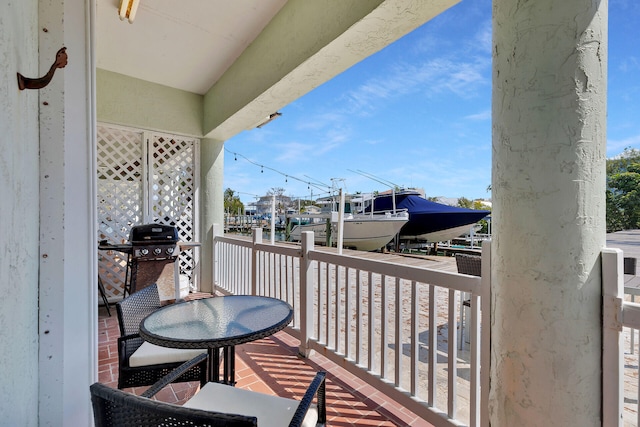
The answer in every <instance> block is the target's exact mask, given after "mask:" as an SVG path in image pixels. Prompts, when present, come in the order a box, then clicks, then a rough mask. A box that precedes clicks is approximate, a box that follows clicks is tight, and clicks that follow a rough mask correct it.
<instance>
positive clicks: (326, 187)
mask: <svg viewBox="0 0 640 427" xmlns="http://www.w3.org/2000/svg"><path fill="white" fill-rule="evenodd" d="M225 151H227V152H228V153H231V154H233V156H234V159H235V160H236V161H237V160H238V157H242V158H243V159H244V160H246V161H247V162H249V163H251V164H252V165H255V166H258V167H259V168H260V173H264V170H265V169H268V170H270V171H273V172H275V173H278V174H280V175H282V176H284V178H285V182H287V183H288V182H289V178H291V179H295V180H296V181H299V182H301V183H303V184H307V189H308V190H310V189H311V186H313V187H315V188H317V189H319V190H321V191H327V194H330V192H331V190H332V187H331V186H329V185H327V184H323V183H321V182H317V183H311V182H308V181H305V180H302V179H300V178H296V177H295V176H291V175H289V174H286V173H284V172H280V171H279V170H276V169H274V168H271V167H269V166H265V165H261V164H259V163H256V162H254V161H253V160H251V159H249V158H248V157H246V156H244V155H242V154H240V153H234V152H232V151H230V150H229V149H227V148H226V147H225ZM308 178H310V177H308Z"/></svg>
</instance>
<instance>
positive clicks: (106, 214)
mask: <svg viewBox="0 0 640 427" xmlns="http://www.w3.org/2000/svg"><path fill="white" fill-rule="evenodd" d="M143 140H144V139H143V133H142V132H139V131H138V132H136V131H131V130H124V129H118V128H110V127H106V126H98V138H97V141H98V147H97V154H98V159H97V162H98V221H99V227H98V241H101V240H106V241H107V242H109V243H113V244H118V243H125V242H126V241H127V240H128V239H129V230H130V229H131V226H132V225H135V224H140V223H141V221H142V215H143V200H142V194H143V191H142V188H143V187H142V183H143V180H142V177H143V174H144V170H143V164H142V157H143V156H142V155H143ZM98 260H99V266H98V267H99V274H100V277H101V279H102V282H103V283H104V286H105V290H106V293H107V298H109V299H110V300H111V299H120V298H122V296H123V291H124V281H125V272H126V266H127V258H126V255H125V254H122V253H120V252H116V251H100V253H99V258H98Z"/></svg>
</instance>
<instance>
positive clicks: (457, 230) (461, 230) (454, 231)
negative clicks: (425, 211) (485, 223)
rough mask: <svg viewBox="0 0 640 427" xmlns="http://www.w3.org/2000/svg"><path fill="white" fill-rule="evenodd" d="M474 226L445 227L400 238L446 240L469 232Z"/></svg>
mask: <svg viewBox="0 0 640 427" xmlns="http://www.w3.org/2000/svg"><path fill="white" fill-rule="evenodd" d="M474 226H475V224H465V225H461V226H459V227H453V228H447V229H445V230H438V231H434V232H432V233H426V234H420V235H419V236H404V235H401V236H400V239H401V240H417V241H425V242H446V241H447V240H451V239H455V238H456V237H460V236H462V235H465V234H469V231H471V229H472V228H473V227H474Z"/></svg>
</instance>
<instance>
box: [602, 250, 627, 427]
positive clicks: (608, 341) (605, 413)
mask: <svg viewBox="0 0 640 427" xmlns="http://www.w3.org/2000/svg"><path fill="white" fill-rule="evenodd" d="M622 263H623V253H622V251H621V250H620V249H616V248H605V249H603V250H602V320H603V322H602V390H601V394H602V425H603V426H614V427H615V426H618V427H621V426H622V424H623V423H622V411H623V399H624V391H623V384H624V378H623V377H624V356H623V355H624V338H623V335H622V301H623V299H624V285H623V279H624V276H623V273H622V271H623V268H622Z"/></svg>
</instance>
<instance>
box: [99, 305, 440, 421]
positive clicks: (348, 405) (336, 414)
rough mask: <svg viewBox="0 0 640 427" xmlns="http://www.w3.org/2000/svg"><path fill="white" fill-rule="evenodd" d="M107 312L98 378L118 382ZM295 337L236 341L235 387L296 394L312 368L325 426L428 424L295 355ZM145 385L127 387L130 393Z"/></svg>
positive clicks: (342, 374) (167, 398) (172, 391)
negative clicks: (322, 396) (319, 378)
mask: <svg viewBox="0 0 640 427" xmlns="http://www.w3.org/2000/svg"><path fill="white" fill-rule="evenodd" d="M111 311H112V314H113V315H112V316H111V317H109V316H108V315H107V311H106V309H105V308H104V307H100V311H99V313H100V314H99V319H98V331H99V345H98V357H99V361H98V364H99V381H100V382H101V383H104V384H107V385H109V386H112V387H117V380H118V357H117V353H118V349H117V339H118V336H119V335H120V332H119V330H118V321H117V319H116V316H115V308H112V310H111ZM298 345H299V342H298V341H297V339H295V338H294V337H292V336H290V335H289V334H287V333H285V332H278V333H277V334H275V335H273V336H271V337H267V338H264V339H261V340H258V341H254V342H251V343H247V344H243V345H239V346H237V347H236V381H237V384H236V387H241V388H244V389H248V390H253V391H258V392H262V393H268V394H275V395H278V396H283V397H290V398H300V397H302V395H304V392H305V390H306V388H307V386H308V384H309V383H310V382H311V380H312V378H313V376H314V375H315V373H316V372H317V371H321V370H324V371H326V372H327V382H326V390H327V425H329V426H342V427H348V426H388V427H392V426H408V425H411V426H417V427H429V426H431V424H429V423H427V422H426V421H424V420H422V419H417V418H416V416H415V415H414V414H412V413H411V412H409V411H407V410H406V409H405V408H403V407H401V406H399V405H398V404H397V403H395V402H393V401H391V400H390V399H388V398H387V397H386V396H385V395H383V394H382V393H380V392H378V390H376V389H374V388H373V387H371V386H369V385H367V384H365V383H364V382H363V381H362V380H360V379H359V378H357V377H355V376H354V375H352V374H350V373H349V372H347V371H346V370H344V369H342V368H340V367H338V366H337V365H335V364H334V363H332V362H330V361H329V360H327V359H326V358H324V357H321V356H319V355H316V354H312V355H311V357H310V358H307V359H304V358H301V357H299V356H298V351H297V348H298ZM145 389H146V387H136V388H131V389H126V391H129V392H131V393H134V394H140V393H142V392H144V390H145ZM198 390H199V384H198V383H197V382H192V383H176V384H172V385H171V386H169V387H166V388H165V389H163V390H162V391H161V392H159V393H158V394H157V395H156V399H157V400H160V401H163V402H170V403H175V404H182V403H184V402H185V401H186V400H188V399H189V398H190V397H191V396H193V395H194V394H195V393H197V391H198Z"/></svg>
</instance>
